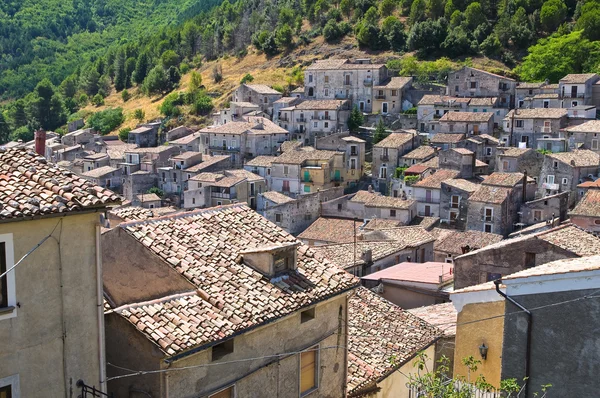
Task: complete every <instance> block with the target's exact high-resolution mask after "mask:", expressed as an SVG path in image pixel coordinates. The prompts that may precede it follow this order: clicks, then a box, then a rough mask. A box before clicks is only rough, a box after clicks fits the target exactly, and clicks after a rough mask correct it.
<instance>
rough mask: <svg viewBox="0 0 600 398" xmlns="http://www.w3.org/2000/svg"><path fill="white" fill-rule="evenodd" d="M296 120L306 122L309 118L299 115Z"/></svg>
mask: <svg viewBox="0 0 600 398" xmlns="http://www.w3.org/2000/svg"><path fill="white" fill-rule="evenodd" d="M296 121H297V122H298V123H306V121H307V119H306V118H303V117H299V118H297V119H296Z"/></svg>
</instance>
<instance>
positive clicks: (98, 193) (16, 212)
mask: <svg viewBox="0 0 600 398" xmlns="http://www.w3.org/2000/svg"><path fill="white" fill-rule="evenodd" d="M120 200H121V199H120V197H119V196H118V195H117V194H115V193H114V192H112V191H110V190H108V189H106V188H102V187H100V186H98V185H94V184H92V183H91V182H90V181H88V180H86V179H84V178H81V177H78V176H76V175H75V174H73V173H72V172H70V171H69V170H66V169H63V168H60V167H58V166H56V165H53V164H50V163H48V162H47V161H46V159H45V158H43V157H40V156H39V155H38V154H36V153H35V152H33V151H30V150H26V149H11V150H6V151H0V219H9V218H10V219H17V218H23V217H31V216H40V215H44V214H51V213H66V212H75V211H81V210H85V209H88V208H98V207H105V206H106V205H109V204H117V203H119V202H120Z"/></svg>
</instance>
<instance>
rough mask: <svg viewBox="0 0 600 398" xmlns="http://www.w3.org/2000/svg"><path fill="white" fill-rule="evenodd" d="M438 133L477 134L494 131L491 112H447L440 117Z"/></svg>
mask: <svg viewBox="0 0 600 398" xmlns="http://www.w3.org/2000/svg"><path fill="white" fill-rule="evenodd" d="M440 133H452V134H465V135H467V136H472V135H477V134H493V133H494V114H493V113H492V112H477V113H475V112H447V113H446V114H445V115H444V116H442V117H441V118H440Z"/></svg>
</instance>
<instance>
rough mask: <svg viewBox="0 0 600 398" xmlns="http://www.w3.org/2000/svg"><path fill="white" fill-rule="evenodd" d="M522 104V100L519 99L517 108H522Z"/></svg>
mask: <svg viewBox="0 0 600 398" xmlns="http://www.w3.org/2000/svg"><path fill="white" fill-rule="evenodd" d="M523 105H524V102H523V101H522V100H520V101H519V108H522V107H523Z"/></svg>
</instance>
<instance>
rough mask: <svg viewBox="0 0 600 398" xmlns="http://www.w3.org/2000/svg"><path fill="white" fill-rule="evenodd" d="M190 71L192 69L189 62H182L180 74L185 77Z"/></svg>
mask: <svg viewBox="0 0 600 398" xmlns="http://www.w3.org/2000/svg"><path fill="white" fill-rule="evenodd" d="M190 69H191V67H190V64H188V63H187V62H182V63H181V64H180V65H179V72H180V73H181V74H182V75H185V74H186V73H188V72H189V71H190Z"/></svg>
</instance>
